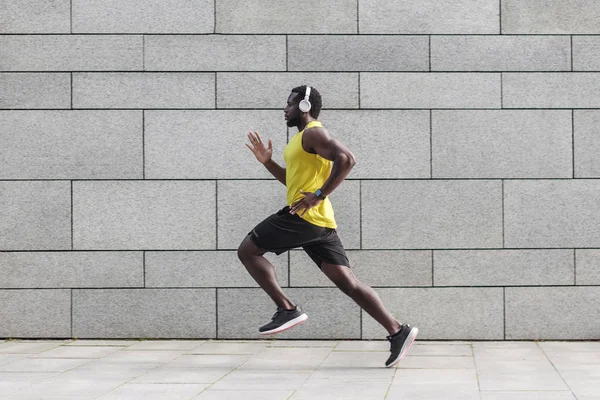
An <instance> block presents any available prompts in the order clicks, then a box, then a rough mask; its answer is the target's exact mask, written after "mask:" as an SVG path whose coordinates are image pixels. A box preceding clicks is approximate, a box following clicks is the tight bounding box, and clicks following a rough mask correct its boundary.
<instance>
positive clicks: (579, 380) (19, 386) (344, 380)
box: [0, 338, 600, 400]
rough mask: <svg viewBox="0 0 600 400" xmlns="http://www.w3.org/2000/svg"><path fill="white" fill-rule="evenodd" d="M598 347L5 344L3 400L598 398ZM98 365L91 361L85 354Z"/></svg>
mask: <svg viewBox="0 0 600 400" xmlns="http://www.w3.org/2000/svg"><path fill="white" fill-rule="evenodd" d="M598 344H599V343H598V342H593V341H592V342H559V341H552V342H535V341H512V342H499V341H495V342H469V341H456V342H454V341H435V342H434V341H432V342H430V341H419V342H417V343H415V344H414V345H413V347H412V348H411V351H410V352H409V355H408V356H407V357H406V358H405V359H403V360H402V361H401V362H400V363H399V364H398V366H397V367H396V368H385V367H384V362H385V360H386V359H387V357H388V355H389V343H388V342H387V341H357V340H331V341H324V340H319V341H311V340H279V339H276V338H275V339H271V340H156V341H151V340H148V341H139V340H137V341H133V340H132V341H123V340H114V341H113V340H98V341H96V340H85V341H84V340H64V341H62V340H57V341H49V340H39V341H36V340H28V341H12V340H10V341H4V342H0V400H34V399H35V400H38V399H39V400H59V399H62V400H87V399H90V400H92V399H93V400H96V399H99V400H106V399H127V400H135V399H138V398H139V399H142V398H143V399H144V400H152V399H161V400H163V399H167V400H168V399H186V400H188V399H189V400H207V399H208V400H211V399H213V400H214V399H219V400H221V399H225V400H227V399H236V400H237V399H239V398H244V399H248V400H253V399H254V400H259V399H268V400H278V399H281V400H298V399H300V400H302V399H309V398H310V399H311V400H312V399H319V400H328V399H350V400H352V399H361V400H370V399H380V400H384V399H385V400H390V399H391V400H396V399H397V400H400V399H403V400H405V399H407V398H413V399H419V400H427V399H432V400H434V399H435V400H440V399H444V400H446V399H467V400H471V399H478V400H503V399H504V400H522V399H523V400H525V399H526V400H529V399H531V400H536V399H539V400H542V399H543V400H574V399H577V400H600V391H599V390H598V388H599V387H600V369H599V368H598V367H597V366H598V365H600V351H597V349H598ZM87 357H91V358H87Z"/></svg>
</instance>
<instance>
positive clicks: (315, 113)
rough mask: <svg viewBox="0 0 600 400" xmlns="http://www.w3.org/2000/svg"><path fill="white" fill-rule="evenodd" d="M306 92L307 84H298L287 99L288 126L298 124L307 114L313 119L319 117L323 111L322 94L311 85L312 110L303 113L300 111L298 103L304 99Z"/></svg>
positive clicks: (310, 99)
mask: <svg viewBox="0 0 600 400" xmlns="http://www.w3.org/2000/svg"><path fill="white" fill-rule="evenodd" d="M305 94H306V86H305V85H302V86H298V87H295V88H293V89H292V92H291V93H290V95H289V97H288V101H287V106H286V107H285V115H286V119H287V126H289V127H292V126H298V125H299V124H300V121H301V120H302V118H305V117H306V116H310V117H312V118H313V119H317V118H318V117H319V113H320V112H321V94H320V93H319V92H318V91H317V89H315V88H314V87H312V86H311V90H310V96H309V101H310V105H311V107H310V111H309V112H307V113H303V112H302V111H300V109H299V107H298V105H299V103H300V101H301V100H303V99H304V96H305Z"/></svg>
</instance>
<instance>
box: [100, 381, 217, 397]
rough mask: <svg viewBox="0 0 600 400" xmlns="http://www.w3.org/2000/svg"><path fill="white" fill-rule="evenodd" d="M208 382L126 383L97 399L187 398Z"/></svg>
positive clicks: (202, 388)
mask: <svg viewBox="0 0 600 400" xmlns="http://www.w3.org/2000/svg"><path fill="white" fill-rule="evenodd" d="M208 386H209V384H169V383H163V384H153V383H128V384H126V385H123V386H120V387H118V388H116V389H114V390H112V391H110V392H109V393H106V394H105V395H102V396H100V397H98V400H187V399H189V398H190V397H192V396H195V395H197V394H199V393H201V392H202V391H203V390H204V389H206V388H207V387H208Z"/></svg>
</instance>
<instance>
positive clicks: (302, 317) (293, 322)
mask: <svg viewBox="0 0 600 400" xmlns="http://www.w3.org/2000/svg"><path fill="white" fill-rule="evenodd" d="M307 319H308V315H306V314H302V315H300V316H299V317H296V318H294V319H292V320H289V321H288V322H286V323H285V324H283V325H281V326H280V327H279V328H275V329H271V330H270V331H265V332H259V333H260V334H261V335H272V334H274V333H279V332H283V331H285V330H286V329H290V328H292V327H294V326H296V325H298V324H301V323H303V322H304V321H306V320H307Z"/></svg>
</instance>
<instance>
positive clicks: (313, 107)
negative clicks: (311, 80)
mask: <svg viewBox="0 0 600 400" xmlns="http://www.w3.org/2000/svg"><path fill="white" fill-rule="evenodd" d="M292 93H300V96H301V97H300V100H302V99H304V96H305V95H306V85H302V86H296V87H295V88H293V89H292ZM308 101H310V111H309V113H310V116H311V117H313V118H314V119H317V118H319V114H320V113H321V106H322V104H323V103H322V101H321V93H319V91H318V90H317V89H316V88H315V87H314V86H311V87H310V96H309V97H308Z"/></svg>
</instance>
